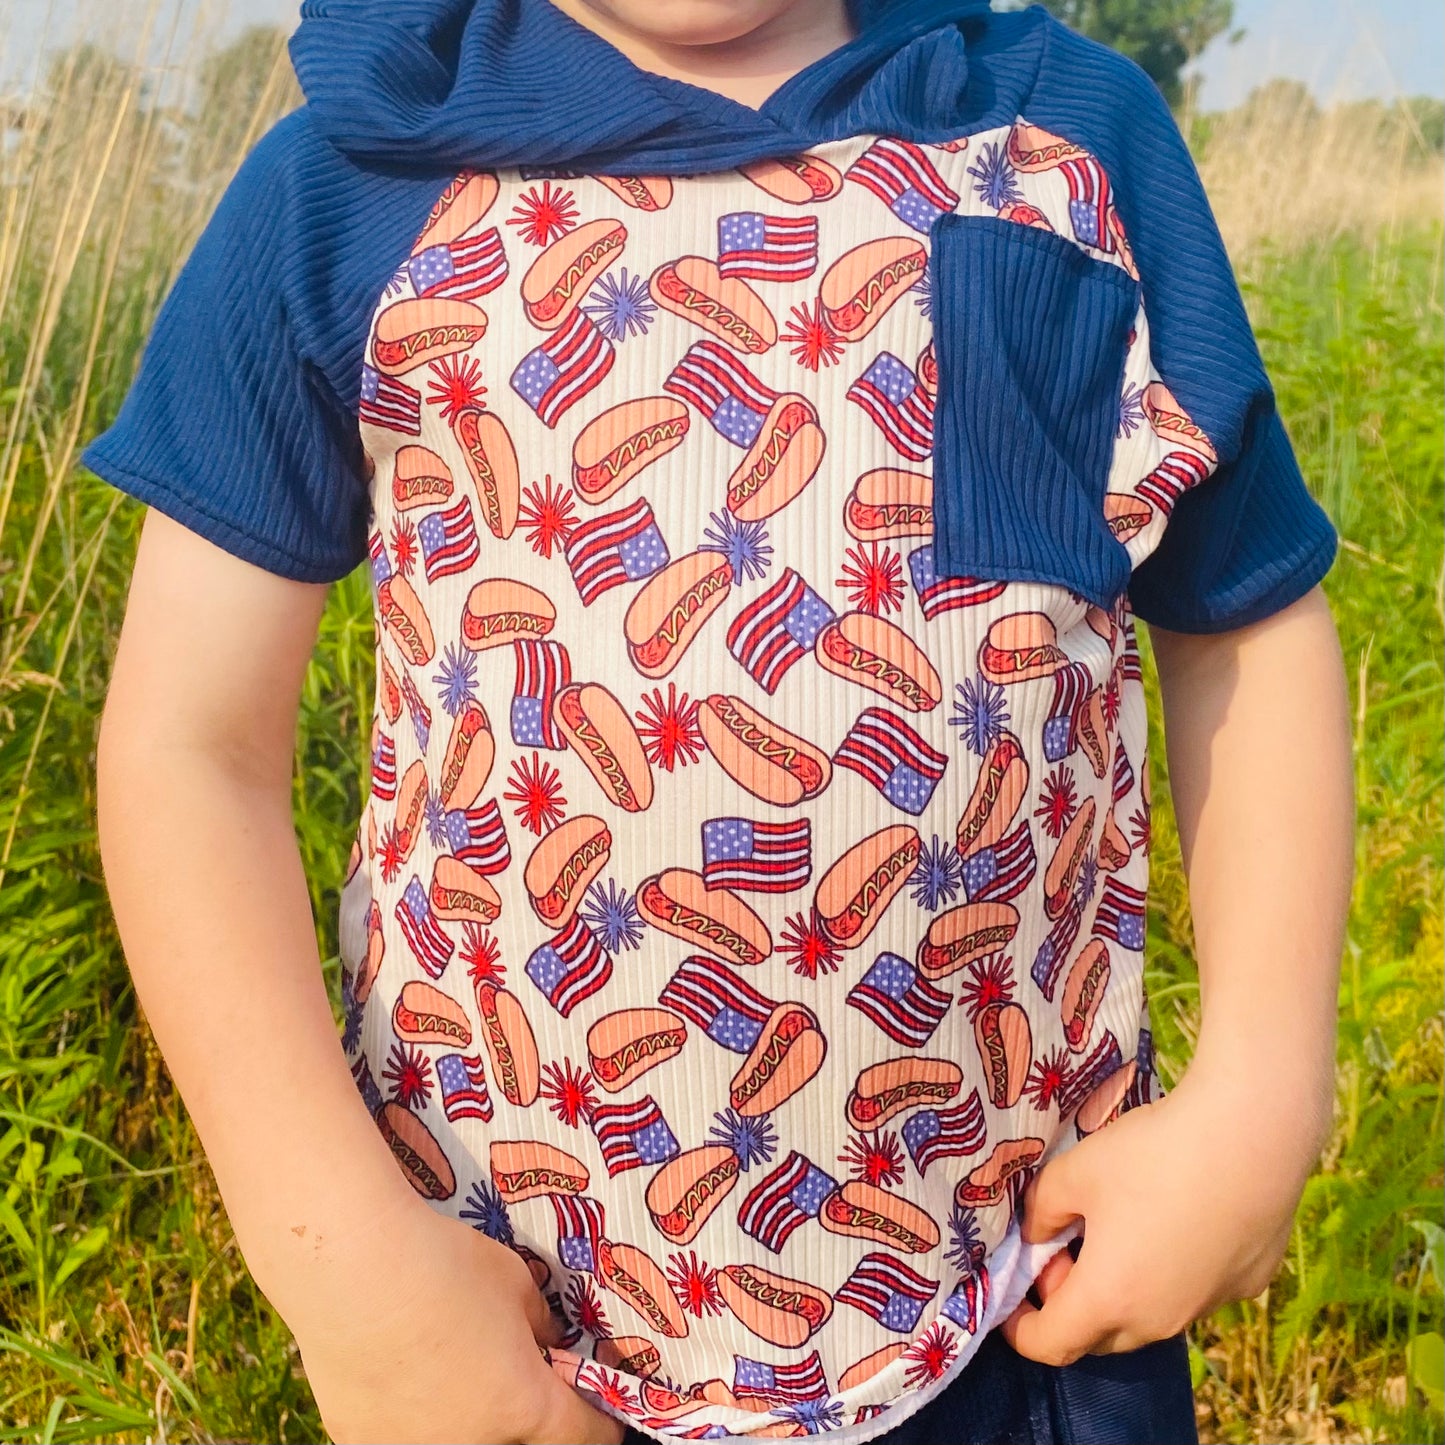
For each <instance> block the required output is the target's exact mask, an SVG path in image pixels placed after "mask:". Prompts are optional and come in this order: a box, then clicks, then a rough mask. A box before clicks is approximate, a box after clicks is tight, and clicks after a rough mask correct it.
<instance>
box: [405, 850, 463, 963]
mask: <svg viewBox="0 0 1445 1445" xmlns="http://www.w3.org/2000/svg"><path fill="white" fill-rule="evenodd" d="M395 913H396V921H397V922H398V923H399V924H401V932H402V937H403V938H405V939H406V941H407V943H408V944H410V945H411V951H412V953H414V954H415V955H416V961H417V962H418V963H419V964H421V966H422V967H423V968H424V969H425V970H426V971H427V972H428V973H429V974H430V975H431V976H432V977H433V978H440V977H441V976H442V971H443V970H444V969H445V968H446V966H447V964H448V963H450V962H451V957H452V954H453V952H454V951H455V947H456V945H455V944H453V943H452V941H451V939H450V938H448V937H447V934H446V930H445V929H443V928H442V926H441V924H440V923H438V922H437V917H436V914H434V913H433V912H432V909H431V900H430V899H428V897H427V896H426V888H425V887H424V886H423V884H422V881H421V879H420V878H418V877H417V876H416V874H415V873H413V874H412V875H411V882H410V883H408V884H407V885H406V887H405V889H403V890H402V895H401V897H400V898H398V899H397V901H396V909H395Z"/></svg>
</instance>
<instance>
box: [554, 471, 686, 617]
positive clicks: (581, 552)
mask: <svg viewBox="0 0 1445 1445" xmlns="http://www.w3.org/2000/svg"><path fill="white" fill-rule="evenodd" d="M565 555H566V558H567V566H568V567H569V568H570V569H571V572H572V580H573V581H574V582H575V583H576V584H577V594H578V596H579V597H581V599H582V605H583V606H584V607H586V606H590V605H591V604H592V603H593V602H595V601H596V600H597V599H598V598H599V597H601V596H602V594H603V593H604V592H610V591H611V590H612V589H613V588H614V587H620V586H622V585H623V583H625V582H640V581H642V580H643V579H644V578H646V577H651V576H652V574H653V573H654V572H658V571H661V570H662V568H664V567H666V566H667V564H668V562H669V561H670V560H671V558H670V556H669V554H668V550H667V543H666V542H664V541H663V540H662V533H661V532H660V531H659V530H658V526H657V518H656V516H654V515H653V511H652V507H651V505H650V503H649V502H648V501H647V498H646V497H639V498H638V499H637V500H636V501H635V502H632V503H630V504H629V505H628V506H626V507H623V508H622V509H621V510H620V511H616V512H607V513H605V514H604V515H603V516H600V517H594V518H592V520H591V521H587V522H582V523H580V524H579V525H578V526H577V527H576V528H574V529H573V532H572V535H571V537H570V538H569V539H568V541H567V551H566V553H565Z"/></svg>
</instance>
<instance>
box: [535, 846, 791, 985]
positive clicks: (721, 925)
mask: <svg viewBox="0 0 1445 1445" xmlns="http://www.w3.org/2000/svg"><path fill="white" fill-rule="evenodd" d="M564 826H565V825H564ZM637 908H638V911H639V912H640V913H641V914H642V916H643V917H644V918H645V919H646V920H647V921H648V922H649V923H650V924H652V926H653V927H654V928H660V929H661V930H662V931H663V932H664V933H670V934H672V935H673V937H674V938H680V939H682V940H683V942H684V943H690V944H692V945H694V946H695V947H698V948H705V949H706V950H707V951H708V952H709V953H712V954H716V955H717V957H719V958H722V959H726V960H727V961H728V962H729V963H744V964H754V963H761V962H762V961H763V960H764V959H765V958H766V957H767V956H768V955H769V954H770V953H771V952H772V951H773V940H772V935H771V934H769V932H768V928H767V925H766V924H765V923H764V922H763V920H762V919H761V918H759V917H758V915H757V914H756V913H754V912H753V910H752V909H751V908H749V907H748V905H747V904H746V903H744V902H743V901H742V899H741V898H739V897H738V896H737V895H736V894H735V893H730V892H729V891H728V890H727V889H726V888H709V887H708V886H707V884H706V883H704V882H703V878H702V874H701V873H694V872H692V871H691V870H690V869H687V868H667V869H665V870H664V871H663V872H661V873H658V874H654V875H653V877H651V878H648V879H645V880H644V881H643V882H641V883H639V884H638V885H637Z"/></svg>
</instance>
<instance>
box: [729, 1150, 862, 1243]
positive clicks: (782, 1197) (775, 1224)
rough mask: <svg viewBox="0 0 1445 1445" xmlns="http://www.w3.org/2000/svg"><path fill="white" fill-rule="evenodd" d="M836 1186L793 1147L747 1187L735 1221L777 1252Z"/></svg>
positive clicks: (818, 1208) (816, 1215) (835, 1181)
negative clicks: (746, 1194) (775, 1165)
mask: <svg viewBox="0 0 1445 1445" xmlns="http://www.w3.org/2000/svg"><path fill="white" fill-rule="evenodd" d="M837 1187H838V1181H837V1180H836V1179H834V1178H833V1177H832V1175H830V1174H827V1173H825V1172H824V1171H823V1170H822V1169H819V1168H818V1166H817V1165H816V1164H814V1163H813V1162H812V1161H811V1160H809V1159H806V1158H804V1156H803V1155H801V1154H799V1153H798V1151H797V1150H796V1149H794V1150H793V1151H792V1152H791V1153H790V1154H789V1155H788V1157H787V1158H786V1159H784V1160H783V1162H782V1163H781V1164H779V1165H778V1167H777V1168H776V1169H774V1170H773V1171H772V1173H771V1174H768V1175H767V1176H766V1177H765V1178H763V1179H760V1180H759V1181H758V1183H757V1184H755V1185H754V1186H753V1188H752V1189H751V1190H749V1192H748V1196H747V1198H746V1199H744V1200H743V1202H742V1207H741V1208H740V1209H739V1210H738V1224H739V1225H741V1226H742V1230H743V1233H745V1234H750V1235H752V1237H753V1238H754V1239H756V1240H757V1241H758V1243H759V1244H761V1245H762V1246H763V1247H764V1248H766V1249H770V1250H772V1251H773V1253H774V1254H779V1253H781V1252H782V1248H783V1246H784V1245H785V1244H786V1243H787V1242H788V1237H789V1236H790V1235H791V1234H792V1233H793V1231H794V1230H795V1229H797V1228H798V1226H799V1225H803V1224H806V1223H807V1222H808V1221H809V1220H810V1219H816V1218H817V1217H818V1213H819V1211H820V1210H821V1209H822V1207H823V1201H824V1200H825V1199H826V1198H827V1197H828V1196H829V1195H830V1194H831V1193H832V1192H833V1191H834V1190H835V1189H836V1188H837Z"/></svg>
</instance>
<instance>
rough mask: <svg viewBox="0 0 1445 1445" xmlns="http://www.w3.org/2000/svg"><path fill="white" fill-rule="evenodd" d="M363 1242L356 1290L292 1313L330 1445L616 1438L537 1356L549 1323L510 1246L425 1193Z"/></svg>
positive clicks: (550, 1336) (610, 1441) (613, 1426)
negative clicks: (429, 1201)
mask: <svg viewBox="0 0 1445 1445" xmlns="http://www.w3.org/2000/svg"><path fill="white" fill-rule="evenodd" d="M378 1223H379V1224H380V1222H378ZM361 1251H362V1252H363V1253H364V1256H365V1257H364V1258H361V1259H359V1260H358V1263H357V1267H356V1269H355V1271H354V1285H355V1288H354V1290H352V1289H348V1291H347V1295H346V1298H344V1299H332V1300H322V1301H317V1307H316V1310H315V1312H314V1313H311V1314H310V1315H309V1317H308V1318H306V1319H304V1320H298V1321H295V1322H293V1329H295V1332H296V1336H297V1342H298V1344H299V1345H300V1347H301V1355H302V1358H303V1360H304V1362H305V1366H306V1376H307V1379H308V1381H309V1382H310V1385H311V1389H312V1391H313V1393H314V1394H315V1396H316V1403H317V1406H318V1408H319V1409H320V1411H321V1418H322V1421H323V1423H324V1424H325V1426H326V1429H327V1432H328V1434H329V1435H330V1436H331V1438H332V1439H333V1440H335V1441H337V1442H338V1445H352V1442H363V1441H377V1442H388V1445H397V1442H404V1445H414V1442H422V1441H438V1442H447V1445H494V1442H509V1445H516V1442H526V1445H531V1442H545V1445H553V1442H556V1445H562V1442H568V1445H618V1442H620V1441H621V1439H622V1425H621V1424H620V1423H619V1422H618V1421H617V1420H615V1419H613V1418H612V1417H611V1416H609V1415H604V1414H603V1413H602V1412H600V1411H598V1410H595V1409H593V1407H592V1406H591V1405H589V1404H588V1403H587V1402H586V1401H585V1400H584V1399H583V1397H582V1396H581V1395H579V1394H578V1393H577V1392H576V1391H574V1390H570V1389H568V1388H567V1386H566V1385H565V1384H563V1383H562V1381H561V1379H560V1378H559V1377H558V1375H557V1374H556V1373H555V1372H554V1371H553V1370H552V1369H551V1367H550V1366H549V1365H548V1364H547V1362H546V1360H545V1359H544V1358H543V1357H542V1354H541V1352H540V1350H539V1349H538V1344H539V1343H541V1344H549V1343H554V1342H555V1333H554V1332H555V1328H556V1326H555V1322H554V1321H553V1319H552V1317H551V1314H550V1312H549V1311H548V1309H547V1306H546V1304H545V1303H544V1302H543V1300H542V1297H541V1295H540V1294H539V1293H538V1292H537V1289H536V1286H535V1285H534V1284H533V1281H532V1276H531V1274H530V1273H529V1271H528V1269H527V1266H526V1264H525V1262H524V1261H523V1260H522V1258H521V1257H520V1256H519V1255H517V1254H515V1253H513V1251H512V1250H510V1249H508V1248H507V1247H506V1246H505V1245H501V1244H498V1243H497V1242H496V1241H494V1240H491V1239H488V1238H487V1237H486V1236H485V1235H482V1234H478V1233H477V1232H476V1231H475V1230H472V1229H470V1228H468V1227H467V1226H466V1225H464V1224H459V1223H457V1222H456V1221H455V1220H451V1219H448V1218H446V1217H445V1216H444V1215H440V1214H437V1213H436V1212H435V1211H434V1210H432V1209H431V1208H430V1206H428V1205H426V1204H424V1203H422V1202H421V1201H420V1200H417V1201H416V1202H415V1205H414V1208H413V1209H412V1210H411V1211H403V1214H402V1217H401V1218H400V1219H397V1218H396V1217H395V1216H392V1217H389V1218H388V1219H387V1221H386V1223H385V1225H384V1227H380V1228H378V1231H377V1234H376V1235H375V1236H374V1237H373V1238H372V1239H370V1240H369V1241H365V1242H361Z"/></svg>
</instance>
